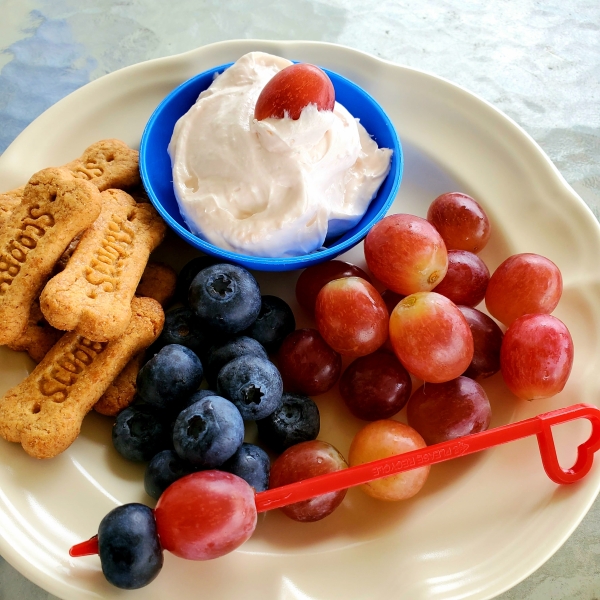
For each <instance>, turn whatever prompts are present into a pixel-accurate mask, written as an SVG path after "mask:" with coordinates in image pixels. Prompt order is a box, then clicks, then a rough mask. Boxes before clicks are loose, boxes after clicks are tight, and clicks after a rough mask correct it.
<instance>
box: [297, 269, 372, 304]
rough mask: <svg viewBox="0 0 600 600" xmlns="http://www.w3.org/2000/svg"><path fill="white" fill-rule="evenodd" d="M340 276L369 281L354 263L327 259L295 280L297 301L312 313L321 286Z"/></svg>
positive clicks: (303, 272)
mask: <svg viewBox="0 0 600 600" xmlns="http://www.w3.org/2000/svg"><path fill="white" fill-rule="evenodd" d="M342 277H362V278H363V279H364V280H366V281H368V282H369V283H371V279H370V278H369V276H368V275H367V274H366V273H365V272H364V271H363V270H362V269H361V268H359V267H357V266H356V265H352V264H350V263H347V262H343V261H341V260H329V261H327V262H323V263H319V264H317V265H313V266H312V267H308V269H305V270H304V271H302V273H301V274H300V277H298V281H297V282H296V298H297V299H298V303H299V304H300V306H301V307H302V308H303V309H304V310H306V311H307V312H308V313H310V314H311V315H312V314H313V313H314V312H315V302H316V301H317V295H318V294H319V292H320V291H321V288H322V287H323V286H324V285H325V284H326V283H329V282H330V281H333V280H334V279H341V278H342Z"/></svg>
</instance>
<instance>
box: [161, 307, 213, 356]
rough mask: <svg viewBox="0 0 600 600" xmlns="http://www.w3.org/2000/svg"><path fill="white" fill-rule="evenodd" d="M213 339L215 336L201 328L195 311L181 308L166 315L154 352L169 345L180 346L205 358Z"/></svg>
mask: <svg viewBox="0 0 600 600" xmlns="http://www.w3.org/2000/svg"><path fill="white" fill-rule="evenodd" d="M213 338H214V335H211V334H209V333H208V332H207V331H206V329H205V328H202V327H200V324H199V323H198V320H197V319H196V314H195V313H194V311H192V310H191V309H189V308H186V307H185V306H180V307H178V308H174V309H173V310H170V311H169V312H167V313H165V324H164V326H163V330H162V332H161V334H160V336H159V337H158V339H157V340H156V342H154V344H153V345H152V350H154V351H155V352H158V351H159V350H160V349H161V348H164V347H165V346H168V345H169V344H179V345H180V346H185V347H186V348H189V349H190V350H191V351H192V352H194V354H196V355H198V356H200V357H204V356H206V353H207V352H208V349H209V348H210V347H211V346H212V345H213V344H214V340H213Z"/></svg>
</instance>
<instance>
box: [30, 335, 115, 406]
mask: <svg viewBox="0 0 600 600" xmlns="http://www.w3.org/2000/svg"><path fill="white" fill-rule="evenodd" d="M106 345H107V342H103V343H102V342H92V341H90V340H88V339H87V338H85V337H83V336H78V337H77V339H76V340H75V342H74V343H73V345H72V346H71V347H70V348H68V349H66V350H65V352H64V354H63V355H62V356H60V357H59V358H58V359H57V360H56V363H55V364H54V365H53V366H52V368H51V369H50V371H47V372H46V373H44V374H43V376H42V378H41V379H40V381H39V383H38V387H39V390H40V393H41V394H42V395H43V396H48V397H49V396H52V400H53V401H54V402H64V401H65V400H66V399H67V396H68V394H69V388H70V387H71V386H72V385H74V384H75V382H76V381H77V380H78V379H79V376H80V375H81V373H82V372H83V371H84V370H85V369H86V368H87V367H89V366H90V365H91V364H92V363H93V362H94V359H95V358H96V357H97V356H98V355H99V354H101V353H102V351H103V350H104V348H105V347H106Z"/></svg>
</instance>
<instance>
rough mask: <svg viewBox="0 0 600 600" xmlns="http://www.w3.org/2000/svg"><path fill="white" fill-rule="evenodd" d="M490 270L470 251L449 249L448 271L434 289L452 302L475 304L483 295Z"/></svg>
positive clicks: (466, 304) (465, 304)
mask: <svg viewBox="0 0 600 600" xmlns="http://www.w3.org/2000/svg"><path fill="white" fill-rule="evenodd" d="M489 280H490V272H489V270H488V268H487V267H486V266H485V263H484V262H483V261H482V260H481V259H480V258H479V256H477V254H473V253H472V252H467V251H466V250H450V251H449V252H448V272H447V273H446V276H445V277H444V279H442V281H441V282H440V283H439V284H438V285H436V286H435V291H436V292H437V293H438V294H442V296H446V298H450V300H452V302H454V304H462V305H464V306H477V304H479V303H480V302H481V301H482V300H483V299H484V297H485V290H486V289H487V285H488V281H489Z"/></svg>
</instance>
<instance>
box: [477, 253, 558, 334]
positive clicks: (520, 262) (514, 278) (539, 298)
mask: <svg viewBox="0 0 600 600" xmlns="http://www.w3.org/2000/svg"><path fill="white" fill-rule="evenodd" d="M561 294H562V277H561V274H560V271H559V269H558V267H557V266H556V265H555V264H554V263H553V262H552V261H551V260H548V259H547V258H544V257H543V256H540V255H539V254H515V255H513V256H510V257H509V258H507V259H506V260H505V261H504V262H503V263H502V264H501V265H500V266H499V267H498V268H497V269H496V270H495V271H494V273H493V275H492V277H491V278H490V282H489V284H488V288H487V291H486V293H485V305H486V307H487V309H488V311H489V312H490V314H491V315H492V317H495V318H496V319H498V321H500V322H501V323H504V325H506V326H509V325H510V324H511V323H512V322H513V321H514V320H515V319H517V318H518V317H521V316H522V315H530V314H550V313H551V312H552V311H553V310H554V309H555V308H556V305H557V304H558V301H559V300H560V296H561Z"/></svg>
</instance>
